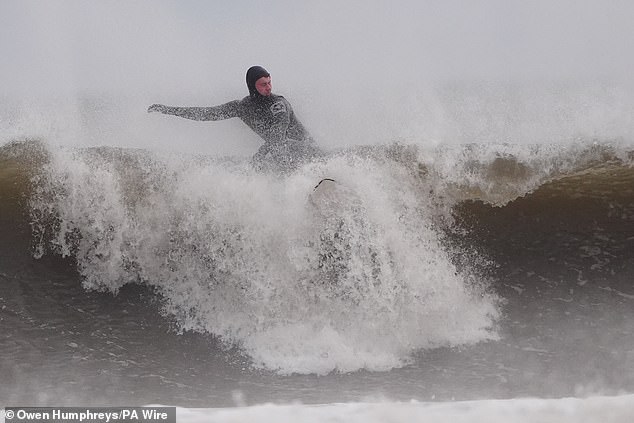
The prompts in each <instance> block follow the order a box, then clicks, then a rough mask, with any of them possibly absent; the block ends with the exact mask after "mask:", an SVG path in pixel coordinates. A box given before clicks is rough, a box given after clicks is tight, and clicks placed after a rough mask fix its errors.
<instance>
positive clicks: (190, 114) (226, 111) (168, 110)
mask: <svg viewBox="0 0 634 423" xmlns="http://www.w3.org/2000/svg"><path fill="white" fill-rule="evenodd" d="M147 111H148V113H152V112H158V113H163V114H165V115H173V116H178V117H182V118H185V119H191V120H224V119H230V118H234V117H239V116H240V101H238V100H235V101H230V102H229V103H225V104H222V105H220V106H213V107H174V106H165V105H163V104H153V105H151V106H150V107H149V108H148V109H147Z"/></svg>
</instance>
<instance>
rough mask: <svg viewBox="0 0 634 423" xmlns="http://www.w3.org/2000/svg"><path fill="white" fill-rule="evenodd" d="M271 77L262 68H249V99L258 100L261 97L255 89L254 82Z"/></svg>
mask: <svg viewBox="0 0 634 423" xmlns="http://www.w3.org/2000/svg"><path fill="white" fill-rule="evenodd" d="M268 76H271V74H270V73H268V71H267V70H266V69H264V68H263V67H262V66H251V67H250V68H249V70H248V71H247V88H249V95H250V96H251V98H259V97H262V95H261V94H260V93H259V92H258V90H257V89H256V88H255V82H256V81H257V80H258V79H260V78H262V77H268Z"/></svg>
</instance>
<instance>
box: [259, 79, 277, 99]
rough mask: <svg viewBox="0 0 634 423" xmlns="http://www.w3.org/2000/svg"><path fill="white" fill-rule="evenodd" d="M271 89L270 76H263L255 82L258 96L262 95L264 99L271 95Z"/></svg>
mask: <svg viewBox="0 0 634 423" xmlns="http://www.w3.org/2000/svg"><path fill="white" fill-rule="evenodd" d="M272 88H273V87H272V85H271V77H270V76H263V77H262V78H260V79H258V80H257V81H255V89H256V90H258V93H260V95H263V96H264V97H268V96H270V95H271V89H272Z"/></svg>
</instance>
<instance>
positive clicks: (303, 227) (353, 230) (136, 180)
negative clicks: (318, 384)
mask: <svg viewBox="0 0 634 423" xmlns="http://www.w3.org/2000/svg"><path fill="white" fill-rule="evenodd" d="M324 176H329V177H332V178H335V179H336V180H337V181H338V183H339V184H341V185H342V186H344V187H346V189H347V190H349V192H350V193H354V194H351V195H350V196H349V197H348V198H345V197H344V200H348V201H347V202H346V201H344V202H343V203H342V204H340V206H339V207H338V208H337V209H336V210H335V213H334V214H333V215H331V216H329V217H328V216H326V217H324V216H323V215H321V214H319V213H315V207H314V206H311V204H310V201H309V199H308V196H309V194H310V193H311V192H312V189H313V187H314V185H315V183H316V181H319V180H320V179H321V178H322V177H324ZM44 181H45V182H44V186H43V192H42V193H41V194H40V195H39V196H35V197H34V200H33V202H32V204H33V207H34V210H40V212H45V211H46V210H48V208H50V207H52V208H53V210H54V211H56V212H57V213H58V216H59V227H60V230H59V232H58V233H57V234H56V241H55V242H56V243H57V244H58V245H59V246H60V247H61V248H60V249H59V251H60V252H61V253H63V254H73V255H75V256H76V258H77V262H78V268H79V270H80V272H81V274H82V276H83V279H84V286H86V287H87V288H89V289H98V290H106V291H111V292H117V290H118V289H119V288H120V287H121V286H123V285H124V284H126V283H129V282H134V281H136V280H141V281H143V283H146V284H148V285H151V286H154V287H156V288H157V289H158V291H159V292H160V293H161V294H162V295H163V296H164V297H165V299H166V303H165V311H166V312H167V313H169V314H170V315H172V316H175V317H176V319H177V321H178V322H179V325H180V327H181V328H182V329H183V330H194V331H201V332H207V333H213V334H215V335H217V336H220V337H221V338H222V339H223V340H225V341H226V342H228V343H231V344H236V345H239V346H241V347H242V348H244V349H245V351H246V352H247V353H248V354H249V355H250V356H251V357H252V360H253V363H254V365H255V366H257V367H262V368H266V369H271V370H275V371H277V372H279V373H283V374H289V373H295V372H296V373H320V374H324V373H328V372H330V371H333V370H338V371H344V372H347V371H354V370H358V369H362V368H365V369H369V370H387V369H390V368H394V367H398V366H402V365H403V364H405V363H407V362H408V361H409V357H410V355H411V353H412V352H414V351H416V350H419V349H422V348H432V347H437V346H454V345H461V344H466V343H474V342H479V341H483V340H487V339H495V338H496V337H497V335H496V333H495V330H494V327H493V324H494V322H495V320H496V318H497V316H498V309H497V305H496V301H495V299H494V298H492V297H491V296H489V295H487V294H485V293H484V292H483V290H482V289H481V287H480V286H478V284H475V285H474V284H473V283H472V280H471V279H469V277H468V275H467V274H466V273H465V272H467V273H468V269H461V271H459V270H458V269H457V268H456V267H455V266H454V265H453V264H452V261H451V256H450V252H449V251H448V250H447V248H446V247H445V246H444V245H443V242H442V238H441V235H440V234H439V232H437V230H436V229H435V228H434V225H433V213H434V208H433V205H432V201H431V199H430V197H429V194H428V192H429V190H428V188H427V187H426V186H425V183H424V182H423V181H421V179H420V178H419V175H418V174H417V172H415V171H414V172H413V171H412V169H411V168H410V167H409V166H408V165H403V164H398V163H395V162H392V161H389V160H374V159H370V158H368V157H363V156H357V155H354V154H346V155H340V156H337V157H334V158H331V159H330V160H328V161H327V162H325V163H319V164H313V165H309V166H306V167H305V168H303V169H301V170H300V171H299V172H297V173H296V174H293V175H292V176H289V177H287V178H279V177H275V176H273V175H261V174H257V173H254V172H253V171H251V170H249V168H248V167H247V166H245V164H240V163H238V164H231V163H218V162H208V161H197V160H194V159H191V158H175V159H168V158H165V157H163V158H161V157H158V156H154V155H150V154H148V153H146V152H136V153H135V152H131V151H128V152H126V151H120V150H112V149H110V150H109V149H106V150H101V151H99V150H88V151H76V150H73V151H67V150H61V151H59V152H57V153H56V154H55V155H54V158H53V159H52V162H51V165H50V166H49V168H48V174H47V175H46V177H45V179H44ZM47 184H48V185H47ZM421 184H422V185H421ZM51 197H52V198H51ZM77 233H79V234H81V235H80V236H79V237H78V236H77ZM69 234H75V235H73V236H71V237H69Z"/></svg>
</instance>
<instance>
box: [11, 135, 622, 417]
mask: <svg viewBox="0 0 634 423" xmlns="http://www.w3.org/2000/svg"><path fill="white" fill-rule="evenodd" d="M511 141H512V140H511ZM564 141H565V142H564ZM633 164H634V147H633V145H632V144H631V143H629V142H628V140H627V139H623V138H618V137H600V136H598V137H597V136H594V137H592V138H575V139H571V140H561V142H557V143H550V144H547V143H535V144H533V143H526V142H522V143H513V142H506V143H495V142H476V143H456V144H450V145H445V144H440V145H433V146H429V145H427V146H426V145H421V144H420V143H408V142H404V141H399V142H386V143H385V144H379V145H372V146H355V147H349V148H341V149H335V150H332V151H330V152H329V153H328V154H327V155H326V156H325V157H324V158H322V159H320V160H317V161H315V162H312V163H309V164H306V165H304V166H302V167H301V168H299V169H298V170H297V171H295V172H293V173H291V174H288V175H284V176H279V175H275V174H268V173H258V172H256V171H255V170H253V169H252V168H251V166H250V164H249V159H248V157H224V158H219V157H212V156H207V155H204V154H186V153H182V154H168V153H166V152H160V151H152V150H150V149H143V148H132V147H125V146H123V147H122V146H118V147H113V146H101V147H95V146H90V147H89V146H83V147H82V146H77V145H74V146H64V145H59V143H53V142H50V140H48V139H46V137H29V136H21V137H16V136H13V135H12V136H10V137H8V136H5V137H3V141H2V144H1V145H0V375H1V379H2V380H1V383H0V399H2V401H3V402H4V403H5V405H16V404H17V405H25V404H26V405H30V406H46V405H55V406H61V405H68V406H77V405H99V406H105V405H122V404H125V405H134V404H137V405H143V404H165V405H175V406H178V407H180V408H179V416H180V417H179V418H182V419H183V421H211V420H213V421H241V420H244V421H253V419H255V418H256V416H257V419H259V420H260V421H341V420H337V419H345V420H346V421H364V422H365V421H370V422H372V421H386V419H388V417H389V418H393V419H394V420H396V421H405V420H417V421H450V420H451V421H453V422H455V421H510V420H512V421H535V419H539V418H541V419H544V420H539V421H551V420H548V419H555V420H556V421H629V420H626V419H628V418H631V417H632V415H633V414H632V413H634V412H633V411H632V410H634V398H632V396H631V395H630V394H629V393H631V392H633V391H634V335H633V333H632V332H633V330H634V325H633V323H634V286H633V285H632V280H634V257H633V252H634V166H633ZM323 178H331V179H334V180H335V181H336V182H335V183H334V184H330V185H329V187H328V190H327V191H325V188H324V187H320V188H317V189H315V186H316V185H317V183H318V182H319V181H320V180H321V179H323ZM322 191H323V192H322ZM522 398H533V399H522ZM562 398H565V399H562ZM258 404H269V405H258ZM300 404H302V405H300ZM236 406H237V407H236ZM201 407H202V408H205V410H195V409H197V408H201ZM502 418H504V419H506V420H502ZM426 419H428V420H426ZM509 419H510V420H509ZM179 421H180V420H179ZM552 421H554V420H552Z"/></svg>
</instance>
